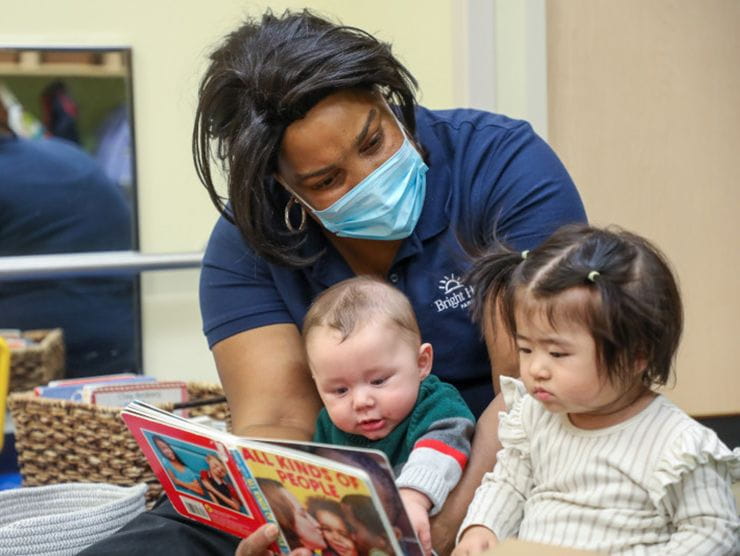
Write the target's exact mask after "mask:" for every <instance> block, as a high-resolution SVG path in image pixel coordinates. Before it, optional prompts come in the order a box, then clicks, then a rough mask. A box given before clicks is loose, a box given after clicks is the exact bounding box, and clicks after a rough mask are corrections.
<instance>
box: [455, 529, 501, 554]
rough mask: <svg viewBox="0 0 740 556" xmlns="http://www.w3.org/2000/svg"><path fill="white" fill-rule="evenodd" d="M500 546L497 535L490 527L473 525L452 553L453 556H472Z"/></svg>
mask: <svg viewBox="0 0 740 556" xmlns="http://www.w3.org/2000/svg"><path fill="white" fill-rule="evenodd" d="M497 544H498V539H497V538H496V535H494V534H493V531H491V530H490V529H489V528H488V527H483V526H482V525H473V526H472V527H469V528H468V529H465V532H464V533H463V536H462V537H461V538H460V542H459V543H458V545H457V546H456V547H455V550H453V551H452V556H472V555H473V554H480V553H481V552H485V551H486V550H490V549H492V548H493V547H494V546H496V545H497Z"/></svg>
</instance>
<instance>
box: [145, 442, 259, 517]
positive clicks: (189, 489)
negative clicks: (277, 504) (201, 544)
mask: <svg viewBox="0 0 740 556" xmlns="http://www.w3.org/2000/svg"><path fill="white" fill-rule="evenodd" d="M144 434H145V436H146V438H147V440H148V441H149V443H150V444H151V446H152V448H153V451H154V454H155V455H156V456H157V459H158V461H159V463H160V464H161V465H162V467H163V469H164V471H165V473H166V475H167V477H168V478H169V479H170V481H171V482H172V484H173V486H174V487H175V489H176V490H177V491H178V492H180V493H183V494H187V495H188V496H190V497H196V498H199V499H201V500H203V501H204V502H206V503H208V502H210V503H213V504H218V505H219V506H222V507H225V508H228V509H231V510H233V511H236V512H239V513H243V514H245V515H247V516H248V517H251V515H250V513H249V511H248V510H247V509H246V507H245V506H244V504H243V503H242V501H241V500H240V498H239V494H238V493H237V490H236V488H234V484H233V482H232V479H231V478H230V477H229V472H228V469H227V468H226V465H225V464H224V463H223V462H222V461H221V459H220V458H219V456H218V454H217V453H216V452H214V451H213V450H208V449H207V448H204V447H201V446H196V445H194V444H190V443H186V442H182V441H180V440H177V439H175V438H171V437H167V436H164V435H161V434H153V433H151V432H149V431H146V432H145V433H144ZM186 500H187V499H185V498H183V503H184V504H185V505H186V506H187V507H188V509H189V510H191V511H193V513H196V514H197V515H202V513H203V512H204V511H205V512H206V514H209V513H210V512H209V509H210V508H209V507H207V505H206V506H204V505H202V504H201V505H200V506H202V508H200V507H199V505H198V504H194V503H193V502H192V501H190V502H188V501H186Z"/></svg>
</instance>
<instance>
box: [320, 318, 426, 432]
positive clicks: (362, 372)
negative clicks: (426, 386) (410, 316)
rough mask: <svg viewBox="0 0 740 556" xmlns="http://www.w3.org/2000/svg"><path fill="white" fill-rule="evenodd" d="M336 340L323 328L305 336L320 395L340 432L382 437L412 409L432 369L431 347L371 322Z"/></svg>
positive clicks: (333, 332) (335, 333) (334, 334)
mask: <svg viewBox="0 0 740 556" xmlns="http://www.w3.org/2000/svg"><path fill="white" fill-rule="evenodd" d="M340 340H341V336H340V334H339V332H338V331H336V330H334V329H332V328H330V327H326V326H317V327H316V328H314V329H312V330H311V331H310V332H309V334H308V338H307V341H306V350H307V352H308V360H309V364H310V366H311V371H312V372H313V377H314V380H315V381H316V387H317V389H318V392H319V395H320V396H321V399H322V401H323V402H324V406H325V407H326V410H327V411H328V413H329V417H330V418H331V420H332V422H333V423H334V424H335V425H336V426H337V427H338V428H339V429H341V430H343V431H344V432H347V433H351V434H358V435H362V436H364V437H366V438H368V439H370V440H379V439H381V438H384V437H385V436H387V435H388V434H389V433H390V432H391V431H392V430H393V429H394V428H396V426H397V425H398V424H399V423H400V422H401V421H403V420H404V419H405V418H406V416H407V415H408V414H409V413H410V412H411V410H412V409H413V407H414V404H415V403H416V398H417V396H418V395H419V384H420V383H421V381H422V380H423V379H424V378H425V377H426V376H427V375H428V374H429V371H430V370H431V362H432V348H431V346H430V345H429V344H422V345H421V346H417V345H414V343H413V342H412V341H411V340H410V338H409V336H408V335H407V334H405V333H402V332H401V331H399V329H398V327H396V326H394V325H392V324H391V323H385V322H374V321H373V322H369V323H366V324H364V325H363V326H362V327H360V328H358V329H356V330H354V331H352V334H351V335H350V336H349V337H348V338H346V339H345V340H344V341H343V342H340Z"/></svg>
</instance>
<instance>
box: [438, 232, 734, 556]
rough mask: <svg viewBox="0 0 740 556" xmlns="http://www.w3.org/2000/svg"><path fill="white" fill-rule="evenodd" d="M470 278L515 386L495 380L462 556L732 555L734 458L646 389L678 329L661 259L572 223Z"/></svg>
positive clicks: (656, 381)
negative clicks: (491, 438)
mask: <svg viewBox="0 0 740 556" xmlns="http://www.w3.org/2000/svg"><path fill="white" fill-rule="evenodd" d="M471 283H472V285H473V286H474V288H475V291H476V297H477V303H476V305H477V311H478V313H479V314H478V315H477V316H478V317H479V318H480V317H481V316H482V317H483V318H492V319H499V320H500V321H501V322H500V323H496V324H498V325H499V329H503V330H508V332H510V333H511V335H512V337H513V338H514V339H515V341H516V345H517V347H518V351H519V362H520V365H519V370H520V375H521V382H520V381H519V380H515V379H507V378H504V379H502V385H501V388H502V392H503V394H504V399H505V401H506V406H507V413H505V414H504V413H502V414H501V421H500V427H499V437H500V439H501V442H502V444H503V449H502V450H501V451H500V452H499V454H498V461H497V463H496V466H495V468H494V470H493V472H491V473H489V474H487V475H486V476H485V477H484V479H483V483H482V484H481V486H480V487H479V488H478V490H477V491H476V494H475V498H474V500H473V503H472V504H471V506H470V508H469V510H468V514H467V516H466V518H465V520H464V522H463V524H462V526H461V528H460V533H459V534H458V542H459V544H458V546H457V548H456V549H455V551H454V553H453V554H454V556H463V555H468V554H477V553H480V552H483V551H485V550H488V549H490V548H492V547H493V546H495V545H496V543H497V542H498V541H499V540H501V539H504V538H506V537H512V536H516V537H519V538H520V539H524V540H529V541H537V542H541V543H549V544H557V545H562V546H569V547H573V548H582V549H591V550H596V551H602V552H605V553H609V554H670V555H680V554H686V555H689V554H690V555H692V556H696V555H705V554H706V555H710V554H711V555H719V554H737V553H738V548H739V546H738V532H739V526H738V516H737V510H736V508H735V501H734V498H733V495H732V492H731V489H730V483H731V481H732V480H739V479H740V450H738V449H736V450H735V451H734V453H733V452H731V451H730V450H729V449H728V448H727V447H726V446H725V445H724V444H722V442H720V441H719V439H718V438H717V436H716V435H715V434H714V432H712V431H711V430H709V429H707V428H705V427H703V426H702V425H700V424H699V423H697V422H696V421H694V420H693V419H691V418H690V417H689V416H688V415H686V414H685V413H684V412H683V411H681V410H680V409H679V408H678V407H676V406H675V405H674V404H672V403H671V402H670V401H669V400H668V399H667V398H665V397H663V396H662V395H659V394H657V393H656V392H654V391H653V387H654V386H659V385H664V384H665V383H666V382H667V380H668V378H669V375H670V370H671V366H672V363H673V360H674V356H675V353H676V348H677V347H678V342H679V337H680V335H681V328H682V308H681V300H680V296H679V293H678V288H677V286H676V282H675V280H674V277H673V275H672V273H671V271H670V269H669V267H668V264H667V263H666V261H665V259H664V258H663V256H662V255H661V254H660V252H659V251H658V250H657V249H656V248H655V247H654V246H652V245H651V244H650V243H649V242H648V241H647V240H645V239H643V238H640V237H637V236H635V235H633V234H630V233H627V232H624V231H610V230H600V229H595V228H591V227H587V226H575V227H573V226H570V227H566V228H562V229H560V230H559V231H557V232H556V233H555V234H554V235H553V236H552V237H551V238H550V239H549V240H547V241H546V242H545V243H544V244H543V245H542V246H540V247H539V248H537V249H535V250H533V251H531V252H524V253H512V252H509V251H506V250H503V249H499V250H497V251H495V252H493V253H491V254H488V255H485V256H483V257H481V258H480V259H479V260H478V262H477V263H476V265H475V267H474V269H473V272H472V274H471ZM494 300H496V301H497V302H495V303H494ZM491 309H495V310H491ZM484 310H485V312H486V313H490V315H489V316H488V317H486V316H485V315H482V313H483V312H484Z"/></svg>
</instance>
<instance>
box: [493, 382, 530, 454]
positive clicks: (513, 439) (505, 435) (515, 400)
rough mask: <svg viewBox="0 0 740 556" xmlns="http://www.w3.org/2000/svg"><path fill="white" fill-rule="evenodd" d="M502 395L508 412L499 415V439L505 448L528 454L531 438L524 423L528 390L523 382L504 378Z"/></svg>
mask: <svg viewBox="0 0 740 556" xmlns="http://www.w3.org/2000/svg"><path fill="white" fill-rule="evenodd" d="M501 393H502V394H503V396H504V403H505V404H506V409H507V410H508V411H506V412H504V411H501V412H499V414H498V417H499V424H498V438H499V440H500V441H501V444H502V446H503V447H504V448H511V449H513V450H516V451H518V452H520V453H522V454H528V453H529V437H528V436H527V433H526V431H525V430H524V425H523V423H522V405H523V403H524V400H525V398H526V397H527V396H528V394H527V389H526V388H525V387H524V383H522V381H520V380H517V379H515V378H511V377H508V376H502V377H501Z"/></svg>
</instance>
